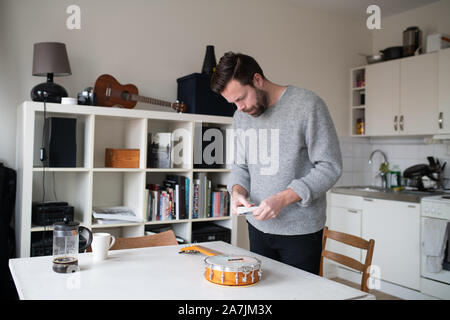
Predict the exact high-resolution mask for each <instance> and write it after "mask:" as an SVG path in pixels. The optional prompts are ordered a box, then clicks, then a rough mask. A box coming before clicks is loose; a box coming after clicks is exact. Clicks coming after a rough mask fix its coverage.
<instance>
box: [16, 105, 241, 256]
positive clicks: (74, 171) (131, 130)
mask: <svg viewBox="0 0 450 320" xmlns="http://www.w3.org/2000/svg"><path fill="white" fill-rule="evenodd" d="M46 113H47V114H46V116H47V117H52V116H53V117H55V116H57V117H70V118H77V161H76V167H74V168H45V169H44V168H42V163H41V161H40V160H39V149H40V147H41V143H42V129H43V123H44V104H43V103H40V102H29V101H27V102H24V103H23V104H21V105H20V106H19V107H18V113H17V154H16V159H17V160H16V167H17V171H18V178H17V181H18V188H17V201H16V203H17V208H16V218H15V225H16V246H17V256H18V257H28V256H30V247H31V234H32V233H33V232H42V231H44V230H51V227H39V226H33V225H32V203H33V202H34V201H42V200H43V191H42V190H43V188H42V186H43V181H42V180H43V178H42V177H43V175H44V171H45V190H46V191H45V192H46V193H45V200H46V201H54V200H58V201H66V202H68V203H69V204H70V205H72V206H74V210H75V220H76V221H79V222H80V223H81V224H82V225H84V226H86V227H88V228H90V229H91V230H92V231H93V232H96V231H101V230H103V231H105V232H110V233H112V234H114V235H116V236H119V237H137V236H143V235H144V234H145V227H146V226H148V225H155V226H161V225H170V226H171V227H172V228H173V230H174V232H175V234H176V235H177V236H179V237H181V238H183V239H184V240H186V241H187V242H191V241H192V224H194V223H200V222H206V221H207V222H213V223H215V224H218V225H221V226H223V227H226V228H229V229H231V234H232V236H231V239H232V244H233V245H237V246H239V243H237V239H238V237H237V234H236V228H237V224H238V223H239V221H240V220H241V219H239V218H237V217H235V216H233V217H231V216H230V215H229V216H225V217H216V218H204V219H192V203H193V192H192V191H193V177H194V173H196V172H207V174H208V177H209V178H210V179H211V180H212V183H213V185H217V184H226V182H227V181H226V179H227V175H228V174H229V173H230V171H231V170H230V167H229V165H227V167H226V168H225V169H194V165H193V163H194V142H195V141H194V128H195V127H196V126H198V125H206V126H208V125H214V126H218V127H221V128H223V129H228V128H231V125H232V118H231V117H220V116H208V115H195V114H178V113H172V112H160V111H147V110H135V109H122V108H107V107H93V106H80V105H61V104H53V103H47V104H46ZM177 129H183V130H184V132H185V133H186V132H188V139H187V140H190V141H188V142H187V143H188V147H187V148H184V149H183V154H182V163H180V164H178V165H177V166H176V167H175V168H169V169H161V168H146V165H147V139H148V133H153V132H174V131H176V130H177ZM105 148H133V149H139V150H140V161H139V168H133V169H117V168H105ZM185 151H186V152H185ZM166 174H177V175H183V176H185V177H187V178H189V181H190V199H189V216H188V218H187V219H183V220H168V221H148V219H147V217H146V208H145V205H146V202H145V187H146V184H148V183H160V182H162V180H163V179H164V178H165V175H166ZM116 205H125V206H129V207H131V208H133V209H134V210H135V213H136V215H137V216H139V217H140V218H142V222H140V223H120V224H96V223H95V221H94V220H93V218H92V207H93V206H116ZM244 246H245V245H244Z"/></svg>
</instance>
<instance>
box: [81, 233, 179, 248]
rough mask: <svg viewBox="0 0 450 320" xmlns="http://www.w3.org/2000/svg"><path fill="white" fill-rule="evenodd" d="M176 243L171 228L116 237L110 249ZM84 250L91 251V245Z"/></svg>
mask: <svg viewBox="0 0 450 320" xmlns="http://www.w3.org/2000/svg"><path fill="white" fill-rule="evenodd" d="M177 244H178V241H177V239H176V238H175V233H174V232H173V231H172V230H168V231H164V232H161V233H156V234H152V235H150V236H143V237H135V238H116V242H115V243H114V245H113V246H112V247H111V249H110V250H121V249H132V248H146V247H158V246H170V245H177ZM86 251H87V252H92V248H91V246H89V248H87V250H86Z"/></svg>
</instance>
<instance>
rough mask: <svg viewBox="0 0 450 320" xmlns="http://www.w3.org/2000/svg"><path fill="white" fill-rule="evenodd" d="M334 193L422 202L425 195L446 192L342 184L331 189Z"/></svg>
mask: <svg viewBox="0 0 450 320" xmlns="http://www.w3.org/2000/svg"><path fill="white" fill-rule="evenodd" d="M331 192H332V193H338V194H345V195H352V196H359V197H364V198H373V199H382V200H394V201H405V202H414V203H420V201H421V199H422V198H424V197H430V196H437V195H440V194H445V193H446V192H443V191H431V192H430V191H413V190H403V191H393V190H391V189H388V190H383V189H381V188H380V187H375V186H342V187H334V188H332V189H331Z"/></svg>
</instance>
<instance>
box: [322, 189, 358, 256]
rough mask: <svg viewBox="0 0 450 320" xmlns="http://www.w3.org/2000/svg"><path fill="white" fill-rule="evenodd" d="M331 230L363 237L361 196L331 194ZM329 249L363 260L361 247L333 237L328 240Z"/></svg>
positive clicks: (329, 225)
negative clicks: (344, 242)
mask: <svg viewBox="0 0 450 320" xmlns="http://www.w3.org/2000/svg"><path fill="white" fill-rule="evenodd" d="M330 200H331V201H330V202H331V203H330V204H331V206H330V221H329V224H328V227H329V229H330V230H333V231H339V232H344V233H348V234H351V235H354V236H357V237H361V216H362V212H361V209H362V203H361V200H362V198H361V197H355V196H347V195H339V194H331V199H330ZM327 250H330V251H332V252H336V253H340V254H343V255H346V256H348V257H350V258H353V259H355V260H358V261H361V249H358V248H355V247H351V246H348V245H345V244H343V243H341V242H337V241H335V240H333V239H329V240H327Z"/></svg>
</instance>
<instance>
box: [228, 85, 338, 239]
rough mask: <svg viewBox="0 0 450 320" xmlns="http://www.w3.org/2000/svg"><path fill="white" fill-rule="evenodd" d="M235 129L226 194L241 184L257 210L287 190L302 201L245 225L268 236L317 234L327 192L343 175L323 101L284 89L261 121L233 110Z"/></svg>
mask: <svg viewBox="0 0 450 320" xmlns="http://www.w3.org/2000/svg"><path fill="white" fill-rule="evenodd" d="M233 129H234V134H235V139H234V156H233V159H234V163H233V166H232V172H231V174H230V176H229V180H228V191H229V192H231V191H232V187H233V186H234V185H236V184H239V185H241V186H242V187H244V188H245V189H246V190H247V191H248V194H249V197H250V200H251V202H253V203H255V204H256V205H258V204H259V203H260V202H261V201H263V200H264V199H266V198H268V197H270V196H272V195H275V194H276V193H278V192H280V191H283V190H285V189H287V188H291V189H293V190H294V191H295V192H296V193H297V194H298V196H299V197H300V198H301V199H302V200H301V201H299V202H296V203H293V204H291V205H289V206H287V207H285V208H284V209H283V210H282V211H281V212H280V214H279V215H278V216H277V217H276V218H274V219H269V220H265V221H258V220H256V219H254V218H253V216H251V215H248V216H247V221H248V222H249V223H251V224H252V225H253V226H254V227H255V228H257V229H258V230H261V231H262V232H265V233H271V234H280V235H300V234H308V233H313V232H317V231H319V230H321V229H322V228H323V227H324V226H325V220H326V191H327V190H329V189H330V188H331V187H332V186H333V185H334V184H335V183H336V182H337V180H338V179H339V177H340V175H341V171H342V158H341V152H340V149H339V141H338V138H337V134H336V130H335V128H334V125H333V121H332V120H331V117H330V114H329V112H328V108H327V106H326V105H325V103H324V102H323V100H322V99H321V98H319V97H318V96H317V95H316V94H314V93H313V92H311V91H309V90H306V89H301V88H297V87H293V86H288V88H287V89H286V90H285V91H284V93H283V94H282V96H281V97H280V98H279V99H278V101H277V102H276V104H275V105H273V106H272V107H270V108H268V109H267V110H266V111H265V112H264V113H263V114H262V115H260V116H259V117H256V118H255V117H253V116H251V115H248V114H246V113H244V112H240V111H236V112H235V113H234V116H233ZM239 129H242V130H239Z"/></svg>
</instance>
